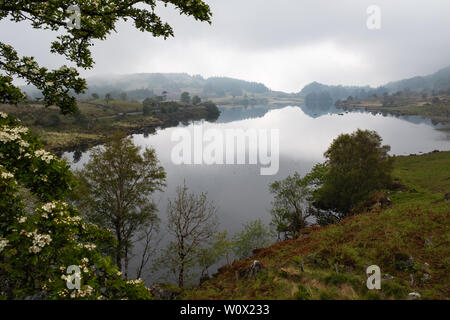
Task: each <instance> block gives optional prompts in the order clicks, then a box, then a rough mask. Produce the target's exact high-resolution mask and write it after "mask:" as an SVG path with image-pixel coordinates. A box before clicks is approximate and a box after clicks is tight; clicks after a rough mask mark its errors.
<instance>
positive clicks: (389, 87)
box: [298, 66, 450, 100]
mask: <svg viewBox="0 0 450 320" xmlns="http://www.w3.org/2000/svg"><path fill="white" fill-rule="evenodd" d="M449 88H450V66H449V67H447V68H444V69H441V70H439V71H437V72H435V73H433V74H431V75H428V76H417V77H413V78H409V79H403V80H399V81H392V82H389V83H387V84H386V85H383V86H381V87H378V88H371V87H369V86H341V85H338V86H336V85H325V84H322V83H318V82H312V83H310V84H308V85H306V86H305V87H304V88H303V89H302V90H301V91H300V92H299V93H298V95H299V96H301V97H306V96H307V95H308V94H312V93H322V92H328V93H329V94H330V96H331V97H332V98H333V100H339V99H346V98H347V97H349V96H353V97H361V98H366V97H367V96H369V95H372V94H377V95H382V94H383V93H385V92H387V93H394V92H397V91H401V90H405V89H410V90H414V91H423V90H425V91H429V92H431V91H433V90H435V91H439V90H447V89H449Z"/></svg>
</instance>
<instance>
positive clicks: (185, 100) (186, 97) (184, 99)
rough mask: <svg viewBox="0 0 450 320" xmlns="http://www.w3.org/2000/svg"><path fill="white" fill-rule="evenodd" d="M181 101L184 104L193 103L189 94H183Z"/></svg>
mask: <svg viewBox="0 0 450 320" xmlns="http://www.w3.org/2000/svg"><path fill="white" fill-rule="evenodd" d="M180 100H181V102H183V103H185V104H189V103H191V97H190V95H189V92H183V93H182V94H181V97H180Z"/></svg>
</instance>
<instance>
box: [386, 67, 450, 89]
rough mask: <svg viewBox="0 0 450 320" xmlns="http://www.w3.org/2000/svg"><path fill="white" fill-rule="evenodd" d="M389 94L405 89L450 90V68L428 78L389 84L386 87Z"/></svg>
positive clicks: (410, 79) (415, 78) (414, 78)
mask: <svg viewBox="0 0 450 320" xmlns="http://www.w3.org/2000/svg"><path fill="white" fill-rule="evenodd" d="M384 87H385V88H386V89H388V90H389V92H396V91H401V90H405V89H410V90H414V91H417V90H420V91H422V90H428V91H432V90H435V91H438V90H447V89H448V88H450V66H449V67H447V68H444V69H441V70H439V71H438V72H435V73H433V74H431V75H428V76H423V77H420V76H418V77H413V78H409V79H405V80H400V81H394V82H389V83H388V84H386V85H385V86H384Z"/></svg>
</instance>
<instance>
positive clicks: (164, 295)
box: [149, 283, 180, 300]
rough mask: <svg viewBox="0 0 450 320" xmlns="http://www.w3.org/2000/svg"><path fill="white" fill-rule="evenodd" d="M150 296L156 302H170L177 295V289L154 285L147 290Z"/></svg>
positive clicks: (158, 284)
mask: <svg viewBox="0 0 450 320" xmlns="http://www.w3.org/2000/svg"><path fill="white" fill-rule="evenodd" d="M149 291H150V293H151V294H152V296H153V297H154V298H155V299H157V300H172V299H174V298H175V297H176V296H177V295H178V294H179V293H180V289H179V288H173V287H172V286H168V285H164V284H161V283H155V284H153V285H152V286H151V287H150V288H149Z"/></svg>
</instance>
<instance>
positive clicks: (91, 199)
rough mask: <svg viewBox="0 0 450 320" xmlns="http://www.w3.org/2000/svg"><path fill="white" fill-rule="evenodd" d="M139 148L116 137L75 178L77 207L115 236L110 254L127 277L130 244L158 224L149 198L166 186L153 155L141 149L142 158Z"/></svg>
mask: <svg viewBox="0 0 450 320" xmlns="http://www.w3.org/2000/svg"><path fill="white" fill-rule="evenodd" d="M140 149H141V148H140V147H138V146H135V145H134V144H133V142H132V140H131V138H130V137H123V136H122V135H121V134H120V133H116V134H115V135H114V136H113V137H112V138H111V140H109V141H108V142H107V143H106V145H105V147H104V149H101V148H97V149H94V150H93V151H92V154H91V157H90V160H89V162H88V163H87V164H86V165H85V166H84V168H83V169H82V170H81V171H79V172H78V174H77V176H78V177H79V180H80V186H79V187H78V197H77V199H76V203H77V205H78V206H79V207H80V208H82V209H83V211H84V212H85V214H86V216H87V218H88V220H89V221H91V222H93V223H96V224H98V225H99V226H101V227H104V228H107V229H111V230H112V231H113V232H114V235H115V237H116V240H117V245H116V246H115V248H114V250H113V251H114V252H113V254H114V257H115V259H116V264H117V266H118V267H119V270H124V271H125V277H127V276H128V262H129V258H130V256H131V254H132V249H133V244H134V243H135V242H137V241H139V240H141V239H142V238H143V237H145V236H146V232H148V230H149V229H154V228H156V227H157V225H158V224H159V218H158V217H157V216H156V210H157V209H156V206H155V204H154V203H153V202H152V201H151V200H150V196H151V195H152V194H153V193H154V192H155V191H157V190H158V191H162V188H163V187H164V186H165V177H166V173H165V171H164V169H163V168H162V167H161V166H160V165H159V162H158V159H157V156H156V153H155V150H154V149H145V150H144V152H143V153H142V155H141V154H140ZM144 258H145V257H144Z"/></svg>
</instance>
